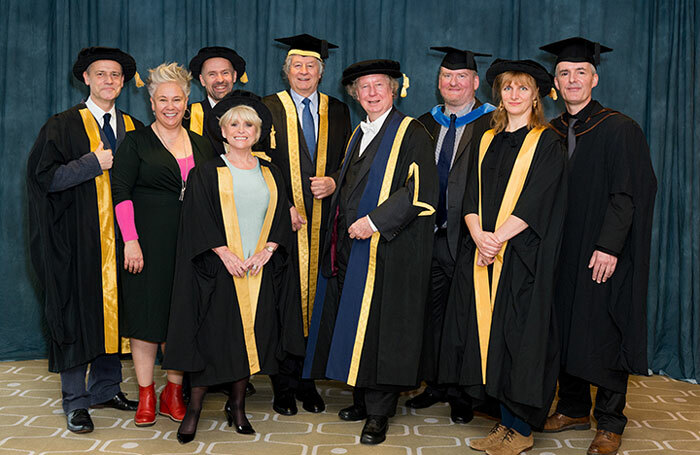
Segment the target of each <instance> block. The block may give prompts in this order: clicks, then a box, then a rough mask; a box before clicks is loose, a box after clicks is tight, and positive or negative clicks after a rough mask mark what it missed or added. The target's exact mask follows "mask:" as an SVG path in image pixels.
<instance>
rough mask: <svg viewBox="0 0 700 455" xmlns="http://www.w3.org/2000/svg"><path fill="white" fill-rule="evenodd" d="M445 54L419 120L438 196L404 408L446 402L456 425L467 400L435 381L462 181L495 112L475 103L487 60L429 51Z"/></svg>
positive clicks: (459, 228) (449, 50)
mask: <svg viewBox="0 0 700 455" xmlns="http://www.w3.org/2000/svg"><path fill="white" fill-rule="evenodd" d="M431 49H433V50H436V51H439V52H444V53H445V56H444V58H443V59H442V63H441V64H440V71H439V74H438V89H439V90H440V95H441V96H442V99H443V100H444V102H445V104H444V105H437V106H435V107H434V108H433V109H431V110H430V111H429V112H426V113H425V114H423V115H422V116H420V117H419V118H418V120H419V121H420V122H421V123H423V125H425V127H426V129H427V130H428V132H429V133H430V134H431V135H432V137H433V149H434V150H435V163H436V164H437V168H438V176H439V181H440V194H439V200H438V206H437V208H436V210H437V216H436V220H435V237H434V240H433V258H432V264H431V268H430V299H429V301H428V307H427V312H426V331H425V340H424V342H423V358H422V360H421V364H422V365H421V368H422V375H423V379H424V380H426V382H427V386H426V388H425V390H424V391H423V392H422V393H421V394H420V395H418V396H416V397H414V398H411V399H409V400H407V401H406V406H408V407H409V408H414V409H423V408H427V407H429V406H432V405H433V404H435V403H437V402H440V401H449V403H450V410H451V412H450V417H451V418H452V421H453V422H455V423H468V422H469V421H471V420H472V418H473V416H474V415H473V412H472V406H471V399H470V398H469V397H468V396H467V395H466V394H462V393H460V391H458V390H457V389H456V388H450V389H449V390H448V387H447V386H446V385H444V384H440V383H438V382H437V373H438V356H439V352H440V339H441V338H442V334H443V331H442V327H443V320H444V316H445V306H446V305H447V298H448V296H449V292H450V285H451V283H452V276H453V274H454V267H455V260H456V258H457V250H458V247H459V243H460V241H461V239H462V238H463V236H464V234H465V231H464V230H463V228H464V227H465V225H464V220H463V219H462V200H463V198H464V191H465V189H466V185H467V176H468V175H469V169H470V167H471V164H472V163H473V156H472V153H471V148H472V147H473V145H474V144H478V143H479V140H480V139H481V135H482V134H484V131H486V130H487V129H489V124H490V121H491V115H490V112H492V111H493V110H494V109H495V108H494V106H492V105H490V104H488V103H487V104H482V103H481V102H480V101H479V100H478V99H476V98H475V96H474V95H475V92H476V90H477V89H478V88H479V75H478V74H477V68H476V61H475V60H474V57H476V56H483V57H489V56H490V54H480V53H476V52H471V51H465V50H460V49H455V48H453V47H431Z"/></svg>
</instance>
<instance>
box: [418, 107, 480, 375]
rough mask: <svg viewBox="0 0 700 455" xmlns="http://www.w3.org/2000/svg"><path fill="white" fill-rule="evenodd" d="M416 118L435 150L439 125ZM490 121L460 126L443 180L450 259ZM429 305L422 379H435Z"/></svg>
mask: <svg viewBox="0 0 700 455" xmlns="http://www.w3.org/2000/svg"><path fill="white" fill-rule="evenodd" d="M481 105H482V103H481V101H479V100H478V99H476V100H475V102H474V107H473V109H477V108H479V107H480V106H481ZM418 120H419V121H420V122H421V123H422V124H423V125H424V126H425V129H427V130H428V133H430V135H431V136H432V138H433V150H435V147H436V146H437V141H438V138H439V136H440V128H441V125H440V124H439V123H438V122H436V121H435V119H434V118H433V116H432V114H431V113H430V111H428V112H426V113H425V114H423V115H421V116H420V117H418ZM490 123H491V113H488V114H485V115H482V116H481V117H479V118H478V119H476V120H474V121H473V122H471V123H469V124H467V125H465V126H464V131H463V132H462V137H461V138H460V140H459V145H458V146H457V150H456V151H455V157H454V160H453V161H452V167H451V168H450V174H449V177H448V179H447V247H448V248H449V252H450V256H451V257H452V260H453V261H456V260H457V255H458V249H459V246H460V245H461V239H462V238H463V237H464V235H468V232H467V228H466V226H465V224H464V219H463V217H462V203H463V202H464V192H465V190H466V187H467V177H468V176H469V173H470V171H471V168H472V167H473V165H474V163H475V157H476V156H477V155H478V153H479V151H478V147H479V140H480V139H481V135H482V134H484V132H485V131H486V130H488V129H489V125H490ZM431 307H432V305H429V306H428V307H427V309H426V310H427V313H426V331H425V340H424V344H423V360H422V361H421V363H422V367H421V368H422V370H423V373H422V374H421V375H422V377H423V379H424V380H427V381H436V380H437V374H438V371H437V363H438V361H439V360H438V357H439V352H440V339H441V337H442V326H440V327H435V326H434V324H433V323H434V322H436V321H433V318H432V312H431V310H432V308H431Z"/></svg>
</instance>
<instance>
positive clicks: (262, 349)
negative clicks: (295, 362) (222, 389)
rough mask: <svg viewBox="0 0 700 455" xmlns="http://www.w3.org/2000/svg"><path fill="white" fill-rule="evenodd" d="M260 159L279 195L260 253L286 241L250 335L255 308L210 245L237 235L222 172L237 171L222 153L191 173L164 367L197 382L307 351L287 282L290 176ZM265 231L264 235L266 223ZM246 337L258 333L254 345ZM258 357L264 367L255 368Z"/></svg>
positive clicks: (267, 366)
mask: <svg viewBox="0 0 700 455" xmlns="http://www.w3.org/2000/svg"><path fill="white" fill-rule="evenodd" d="M260 165H261V170H263V172H264V171H265V170H269V172H271V175H272V178H273V184H272V186H270V184H268V189H270V191H271V197H270V201H273V197H272V193H273V192H274V193H275V194H276V195H277V196H276V199H277V200H276V204H275V206H274V208H273V211H272V212H270V213H272V215H271V216H272V218H271V224H270V227H269V234H268V235H267V237H266V238H263V239H259V242H258V247H259V248H258V249H257V251H259V250H260V249H261V248H262V247H264V245H265V243H267V242H275V243H278V244H279V247H278V248H277V250H276V251H275V252H274V253H273V255H272V257H271V259H270V261H268V263H267V264H265V266H264V267H263V269H262V271H261V272H260V273H261V274H262V281H261V284H260V287H259V297H258V299H257V309H256V310H255V316H254V325H253V326H252V327H248V330H249V331H250V332H249V333H246V330H244V324H245V322H246V314H249V313H247V311H250V308H251V306H250V304H249V305H248V306H247V307H246V306H244V304H243V303H242V302H244V300H245V299H246V297H242V298H241V297H240V295H239V289H238V288H237V287H236V286H235V285H234V279H233V277H232V275H231V274H229V272H228V271H227V270H226V267H225V266H224V264H223V262H222V261H221V259H220V258H219V257H218V256H217V255H216V254H215V253H214V252H213V251H211V249H212V248H215V247H218V246H222V245H227V232H233V233H234V235H235V229H234V228H232V226H233V225H232V224H231V223H233V220H232V219H231V218H229V219H228V220H224V218H223V215H222V203H221V196H220V185H219V173H220V172H222V171H223V177H222V178H223V179H228V180H229V181H230V180H231V174H230V171H229V170H228V168H227V167H226V164H225V163H224V162H223V160H222V159H220V158H216V159H214V160H211V161H209V162H207V163H206V164H204V165H203V166H198V167H196V168H195V169H194V170H193V171H192V173H191V176H190V178H189V179H188V188H187V193H186V194H185V200H184V204H183V209H182V210H183V212H182V217H181V220H180V230H179V233H178V253H177V260H176V268H175V280H174V286H173V298H172V306H171V310H170V324H169V330H168V340H167V346H168V349H166V352H165V358H164V360H163V367H164V368H166V369H175V370H182V371H189V372H191V378H192V384H193V385H195V386H199V385H213V384H220V383H226V382H232V381H237V380H239V379H241V378H244V377H247V376H249V375H250V374H253V373H257V372H260V373H262V374H274V373H276V372H277V360H278V359H279V358H282V357H283V356H284V353H286V352H292V353H296V354H297V355H298V354H299V353H303V349H304V347H303V346H304V345H303V343H304V340H303V337H302V335H301V331H300V327H301V321H300V320H299V319H298V312H293V311H288V307H289V305H288V299H287V294H288V291H287V288H288V286H289V284H288V283H287V282H286V280H287V279H288V278H287V276H288V261H289V254H288V248H289V240H290V233H291V227H290V219H289V206H288V204H287V201H286V199H285V198H284V197H283V194H284V193H283V188H284V180H283V179H282V176H281V174H280V171H279V169H277V167H275V166H274V165H271V164H270V163H268V162H267V161H266V160H265V159H260ZM263 175H264V173H263ZM234 200H235V198H234ZM238 216H245V215H244V214H239V215H238ZM226 223H229V224H228V226H225V224H226ZM236 226H237V224H236ZM231 229H232V230H231ZM262 232H263V234H261V235H264V232H265V225H264V226H263V231H262ZM238 236H240V234H238ZM229 247H230V246H229ZM230 248H231V247H230ZM241 289H243V288H241ZM251 294H252V291H251ZM239 298H241V299H244V300H239ZM245 301H247V300H245ZM295 317H296V319H294V318H295ZM247 335H248V336H251V335H252V336H253V337H254V341H255V343H252V342H251V339H250V338H246V336H247ZM253 345H255V348H253ZM254 349H255V350H254ZM255 352H257V354H255ZM255 355H257V360H258V362H257V363H258V367H259V368H258V369H257V370H256V369H253V368H252V366H251V359H253V360H255V359H254V356H255Z"/></svg>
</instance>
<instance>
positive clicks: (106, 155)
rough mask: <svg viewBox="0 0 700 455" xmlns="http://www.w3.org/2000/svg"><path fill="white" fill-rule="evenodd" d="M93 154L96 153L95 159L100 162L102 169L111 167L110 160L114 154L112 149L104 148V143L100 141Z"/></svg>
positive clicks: (111, 160) (112, 159)
mask: <svg viewBox="0 0 700 455" xmlns="http://www.w3.org/2000/svg"><path fill="white" fill-rule="evenodd" d="M95 155H97V161H99V162H100V167H101V168H102V170H106V169H111V168H112V162H113V161H114V156H113V155H112V150H110V149H105V148H104V144H103V143H102V141H100V143H99V145H98V146H97V150H95Z"/></svg>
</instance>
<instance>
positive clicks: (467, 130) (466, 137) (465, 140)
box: [453, 98, 481, 163]
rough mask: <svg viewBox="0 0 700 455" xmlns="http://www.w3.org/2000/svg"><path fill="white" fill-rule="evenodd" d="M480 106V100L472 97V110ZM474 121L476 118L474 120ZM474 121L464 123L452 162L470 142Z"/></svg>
mask: <svg viewBox="0 0 700 455" xmlns="http://www.w3.org/2000/svg"><path fill="white" fill-rule="evenodd" d="M479 106H481V101H479V100H478V99H476V98H475V99H474V107H473V108H472V111H473V110H474V109H476V108H478V107H479ZM474 122H476V120H474ZM474 122H471V123H469V124H467V125H464V131H462V138H461V139H460V141H459V146H458V147H457V152H456V153H455V158H454V160H453V163H454V162H456V161H457V160H458V159H459V158H460V157H461V156H462V154H463V153H464V151H465V150H466V149H467V145H468V144H469V143H470V142H471V140H472V136H473V135H474Z"/></svg>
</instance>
